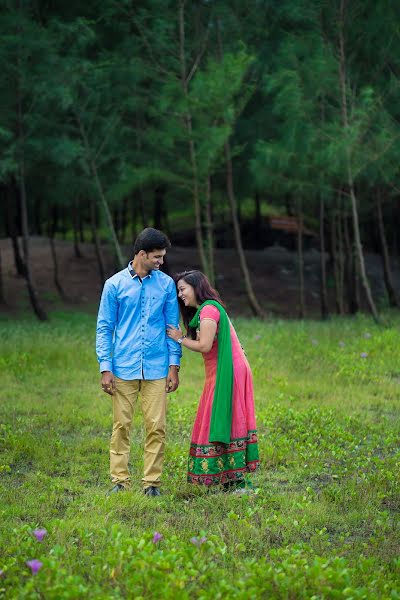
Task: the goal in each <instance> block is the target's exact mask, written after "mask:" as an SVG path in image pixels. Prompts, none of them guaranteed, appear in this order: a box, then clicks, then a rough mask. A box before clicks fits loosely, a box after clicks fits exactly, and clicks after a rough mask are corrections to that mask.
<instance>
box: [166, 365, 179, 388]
mask: <svg viewBox="0 0 400 600" xmlns="http://www.w3.org/2000/svg"><path fill="white" fill-rule="evenodd" d="M178 385H179V375H178V368H177V367H176V366H175V365H171V366H170V368H169V371H168V375H167V385H166V387H165V390H166V392H167V394H169V393H170V392H175V390H176V389H178Z"/></svg>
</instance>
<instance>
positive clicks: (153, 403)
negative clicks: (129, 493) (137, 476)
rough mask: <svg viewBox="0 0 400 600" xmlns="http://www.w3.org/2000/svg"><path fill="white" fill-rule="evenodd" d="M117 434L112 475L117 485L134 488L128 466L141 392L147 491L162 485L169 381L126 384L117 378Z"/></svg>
mask: <svg viewBox="0 0 400 600" xmlns="http://www.w3.org/2000/svg"><path fill="white" fill-rule="evenodd" d="M114 379H115V391H114V394H113V396H112V400H113V430H112V436H111V444H110V473H111V477H112V482H113V483H121V484H122V485H124V486H125V487H126V488H129V487H130V485H131V476H130V473H129V468H128V462H129V452H130V431H131V424H132V419H133V414H134V410H135V405H136V401H137V398H138V395H139V392H140V399H141V404H142V412H143V417H144V425H145V430H146V439H145V444H144V474H143V479H142V482H143V487H144V488H147V487H149V486H156V487H158V486H159V485H160V477H161V472H162V465H163V460H164V446H165V421H166V405H167V394H166V391H165V385H166V378H165V377H164V378H163V379H154V380H142V379H133V380H132V381H125V380H124V379H119V377H114Z"/></svg>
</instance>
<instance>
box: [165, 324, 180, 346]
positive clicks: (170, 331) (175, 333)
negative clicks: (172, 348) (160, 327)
mask: <svg viewBox="0 0 400 600" xmlns="http://www.w3.org/2000/svg"><path fill="white" fill-rule="evenodd" d="M167 336H168V337H169V338H171V340H175V342H177V341H178V340H179V339H180V338H181V337H183V332H182V329H181V327H180V325H178V327H174V326H173V325H169V324H168V325H167Z"/></svg>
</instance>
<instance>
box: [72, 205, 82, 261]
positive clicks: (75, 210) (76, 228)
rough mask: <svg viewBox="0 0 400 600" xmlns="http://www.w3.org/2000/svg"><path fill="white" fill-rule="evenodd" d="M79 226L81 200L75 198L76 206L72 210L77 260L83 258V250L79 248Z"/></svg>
mask: <svg viewBox="0 0 400 600" xmlns="http://www.w3.org/2000/svg"><path fill="white" fill-rule="evenodd" d="M79 226H80V215H79V198H78V197H75V198H74V204H73V208H72V227H73V230H74V253H75V257H76V258H83V256H82V252H81V249H80V247H79Z"/></svg>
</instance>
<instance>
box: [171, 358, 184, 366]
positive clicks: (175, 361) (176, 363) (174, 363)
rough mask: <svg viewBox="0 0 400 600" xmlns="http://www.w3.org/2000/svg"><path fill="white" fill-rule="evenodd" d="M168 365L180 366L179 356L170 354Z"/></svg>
mask: <svg viewBox="0 0 400 600" xmlns="http://www.w3.org/2000/svg"><path fill="white" fill-rule="evenodd" d="M169 366H170V367H172V366H175V367H180V366H181V359H180V357H179V356H170V357H169Z"/></svg>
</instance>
